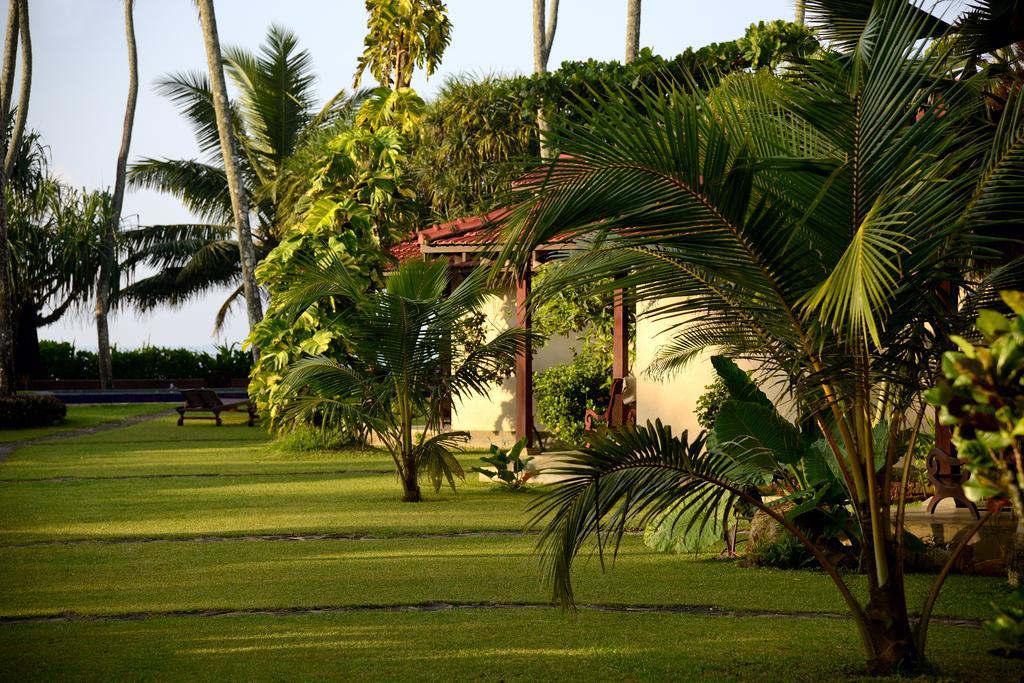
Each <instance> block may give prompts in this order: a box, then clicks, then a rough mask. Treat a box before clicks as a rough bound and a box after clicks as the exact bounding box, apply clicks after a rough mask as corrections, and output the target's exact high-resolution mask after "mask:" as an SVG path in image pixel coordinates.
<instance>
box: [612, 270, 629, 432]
mask: <svg viewBox="0 0 1024 683" xmlns="http://www.w3.org/2000/svg"><path fill="white" fill-rule="evenodd" d="M628 374H629V315H628V311H627V309H626V292H625V290H622V289H616V290H615V292H614V294H613V295H612V379H613V380H616V379H621V380H623V384H625V377H626V375H628ZM611 407H612V412H611V424H612V425H616V426H618V425H621V424H623V422H625V420H624V418H625V409H624V407H623V405H622V392H619V394H617V395H616V396H615V399H614V401H613V402H612V406H611Z"/></svg>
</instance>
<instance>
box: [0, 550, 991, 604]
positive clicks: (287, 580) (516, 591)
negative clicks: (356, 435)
mask: <svg viewBox="0 0 1024 683" xmlns="http://www.w3.org/2000/svg"><path fill="white" fill-rule="evenodd" d="M535 544H536V538H531V537H525V538H524V537H521V536H514V537H509V536H498V537H494V536H469V537H458V538H417V537H407V538H394V539H385V540H357V541H351V540H340V541H339V540H330V541H230V542H184V543H183V542H159V543H122V544H97V543H85V544H80V545H73V546H42V547H27V548H26V547H22V548H11V547H7V548H0V585H2V586H4V588H5V590H4V591H0V614H3V615H8V616H27V615H34V616H38V615H54V614H60V613H63V612H75V613H78V614H86V615H93V614H126V613H132V612H167V611H180V610H186V611H191V610H221V609H241V608H246V609H281V608H289V607H303V608H314V607H323V606H344V607H353V606H384V605H417V604H422V603H427V602H437V601H441V602H451V603H479V602H485V603H502V604H533V605H545V604H549V602H548V601H549V594H548V591H547V588H546V586H545V583H544V581H543V573H542V567H541V563H540V558H539V557H538V556H537V555H536V553H535ZM607 569H608V570H607V571H602V570H601V566H600V563H599V562H598V560H597V559H596V558H593V557H592V558H590V559H589V561H588V560H584V561H581V562H580V563H579V564H578V565H577V567H576V577H575V586H574V587H575V589H576V597H577V600H578V601H579V602H580V603H581V604H606V605H663V606H713V607H716V608H720V609H726V610H758V611H762V610H763V611H771V612H835V613H843V612H844V611H845V610H844V605H843V602H842V600H841V599H840V598H839V595H838V593H837V592H836V591H835V589H834V588H833V587H832V585H831V583H830V582H829V579H828V577H827V576H825V575H824V574H823V573H822V572H810V571H803V572H794V571H783V570H771V569H747V568H744V567H741V566H739V564H738V563H737V562H735V561H732V560H722V559H719V558H718V557H716V556H690V557H685V556H684V557H680V556H676V555H667V554H663V553H655V552H652V551H650V550H649V549H648V548H646V547H645V546H644V545H643V543H642V542H641V540H640V539H639V538H637V537H635V536H634V537H630V538H628V539H626V541H625V543H624V545H623V548H622V549H621V552H620V553H619V556H618V558H617V560H616V562H615V564H614V566H613V567H612V566H609V567H607ZM850 578H851V581H852V583H853V584H854V586H855V588H856V589H857V590H858V592H860V593H863V588H864V581H862V580H861V577H850ZM931 579H932V577H930V576H925V575H916V576H911V577H910V578H909V582H908V583H909V585H908V600H909V602H910V604H911V606H912V609H919V608H920V606H921V604H922V603H923V602H924V599H925V595H926V592H927V590H928V587H929V586H930V584H931ZM1006 595H1007V590H1006V589H1005V588H1004V584H1003V582H1001V581H999V580H998V579H992V578H977V577H964V576H953V577H951V578H950V580H949V585H948V587H947V590H946V591H945V593H944V594H943V596H942V598H941V600H940V602H939V603H938V605H937V606H936V614H938V615H945V616H954V617H968V618H985V617H988V616H989V615H990V608H989V603H990V602H991V601H993V600H1001V599H1002V598H1004V597H1005V596H1006Z"/></svg>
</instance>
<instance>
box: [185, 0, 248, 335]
mask: <svg viewBox="0 0 1024 683" xmlns="http://www.w3.org/2000/svg"><path fill="white" fill-rule="evenodd" d="M196 5H197V6H198V7H199V25H200V26H202V28H203V43H204V44H205V46H206V63H207V65H208V68H209V74H210V91H211V94H212V95H213V114H214V117H215V118H216V121H217V137H218V138H219V139H220V151H221V156H222V157H223V159H224V176H225V178H226V179H227V181H228V195H230V197H231V209H232V212H233V213H234V218H235V227H236V228H237V229H238V253H239V262H240V263H241V266H242V292H243V294H244V295H245V307H246V311H247V312H248V314H249V330H250V331H251V330H252V329H253V328H254V327H256V325H258V324H259V322H260V320H262V319H263V302H262V301H260V290H259V286H258V285H257V284H256V252H255V250H254V249H253V246H252V231H251V230H250V228H249V202H248V197H246V196H245V194H244V193H243V192H242V167H241V165H240V164H239V161H238V146H237V143H236V141H235V135H234V131H233V128H232V126H233V122H232V120H231V103H230V102H229V101H228V86H227V84H225V82H224V58H223V56H222V55H221V51H220V38H219V37H218V35H217V16H216V14H215V13H214V10H213V0H197V2H196ZM253 353H256V352H255V351H253Z"/></svg>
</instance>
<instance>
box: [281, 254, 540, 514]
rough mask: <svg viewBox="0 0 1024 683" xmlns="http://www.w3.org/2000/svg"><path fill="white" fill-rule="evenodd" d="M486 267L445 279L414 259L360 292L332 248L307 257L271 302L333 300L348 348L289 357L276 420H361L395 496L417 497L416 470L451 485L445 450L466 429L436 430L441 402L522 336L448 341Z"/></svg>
mask: <svg viewBox="0 0 1024 683" xmlns="http://www.w3.org/2000/svg"><path fill="white" fill-rule="evenodd" d="M486 275H487V273H486V272H485V271H483V270H481V271H477V272H476V273H474V274H472V275H470V277H468V278H466V279H465V280H463V281H462V282H461V283H459V284H458V286H455V287H454V288H452V286H451V285H452V283H451V278H450V275H449V272H448V265H447V263H446V262H444V261H436V262H433V263H429V262H425V261H419V260H416V261H410V262H407V263H405V264H403V265H402V266H401V267H400V268H398V269H397V270H396V271H394V272H392V273H391V274H389V275H388V276H387V279H386V282H385V286H384V287H383V288H382V289H379V290H376V291H371V292H367V291H366V288H365V284H364V283H363V282H362V280H360V279H356V278H354V277H352V275H350V274H349V271H348V266H347V265H346V264H345V262H344V260H343V259H342V258H341V257H340V256H335V255H333V254H327V255H325V256H323V257H322V258H321V259H319V260H317V261H314V262H310V263H309V264H308V267H307V268H306V269H305V274H304V275H303V276H302V277H301V278H300V279H299V280H298V281H296V283H295V286H294V287H292V288H291V289H289V290H288V291H286V292H283V293H282V294H280V295H279V296H280V297H282V299H283V301H280V302H279V304H280V307H279V309H278V310H279V311H281V312H282V313H281V314H285V312H287V314H288V315H290V316H293V317H297V316H301V315H302V314H303V313H304V312H305V311H306V310H307V309H308V308H309V307H310V306H313V305H316V304H320V305H324V304H326V305H331V306H335V307H336V310H337V316H338V323H337V325H336V326H335V329H336V330H339V331H340V334H342V336H343V337H344V340H345V344H346V346H347V349H348V350H347V352H346V353H345V355H344V357H326V356H316V357H308V358H305V359H303V360H300V361H299V362H297V363H296V364H294V366H293V367H292V369H291V371H290V372H289V373H288V375H287V376H286V377H285V379H284V385H285V387H286V389H287V390H288V392H289V393H290V395H291V399H290V401H289V403H288V405H287V406H286V408H285V410H284V420H286V421H287V420H297V421H299V422H302V423H306V424H310V423H320V424H341V423H344V422H348V423H353V422H354V423H356V424H358V425H360V426H361V427H363V428H365V429H366V430H367V431H368V432H369V433H370V434H372V435H373V436H374V437H376V438H377V439H378V440H379V441H380V443H382V444H383V445H384V447H385V448H386V449H387V450H388V452H389V453H390V454H391V457H392V458H393V459H394V462H395V472H396V474H397V476H398V479H399V481H400V482H401V485H402V494H403V500H404V501H407V502H417V501H419V500H421V493H420V486H419V482H420V479H421V478H423V477H425V478H427V479H428V480H429V481H430V482H431V483H432V484H433V485H434V487H435V489H439V488H440V487H441V486H442V485H443V483H444V482H445V481H447V482H448V483H449V484H450V485H451V486H452V488H454V487H455V478H456V477H459V478H461V477H463V476H464V473H463V470H462V467H461V466H460V465H459V462H458V460H457V459H456V458H455V455H454V453H453V449H454V448H456V447H457V446H458V444H459V443H461V442H463V441H465V440H466V439H467V438H468V436H469V435H468V434H467V433H465V432H453V431H443V429H442V421H441V420H442V406H444V405H446V404H448V402H450V401H451V400H452V399H458V398H462V397H465V396H469V395H473V394H482V393H484V392H486V391H487V389H488V388H489V387H490V385H491V379H490V378H491V377H492V376H493V375H494V373H495V372H497V371H499V370H500V369H501V368H504V367H507V366H508V365H509V364H510V363H512V362H514V359H515V354H516V350H517V349H518V348H521V347H522V346H523V344H524V340H525V339H526V336H527V333H526V332H525V331H524V330H521V329H518V328H510V329H507V330H504V331H502V332H499V333H498V334H497V335H495V336H494V337H492V338H491V339H489V340H488V341H486V342H485V343H483V344H479V345H476V346H475V347H474V348H472V349H465V350H461V351H460V349H458V348H455V349H453V348H452V338H453V333H454V332H455V330H456V329H457V328H458V327H459V326H460V325H462V324H464V323H465V320H466V319H467V317H468V316H470V315H472V313H473V312H474V311H476V310H477V309H478V308H479V307H480V306H481V305H482V304H483V302H484V299H485V298H486V297H487V296H488V295H489V293H490V292H491V290H490V289H489V288H488V287H487V286H486ZM418 421H422V423H423V424H422V425H421V426H420V427H416V426H415V424H416V423H417V422H418Z"/></svg>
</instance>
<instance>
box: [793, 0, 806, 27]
mask: <svg viewBox="0 0 1024 683" xmlns="http://www.w3.org/2000/svg"><path fill="white" fill-rule="evenodd" d="M806 15H807V8H806V6H805V3H804V0H796V17H795V21H796V23H798V24H803V23H804V19H805V18H806Z"/></svg>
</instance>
